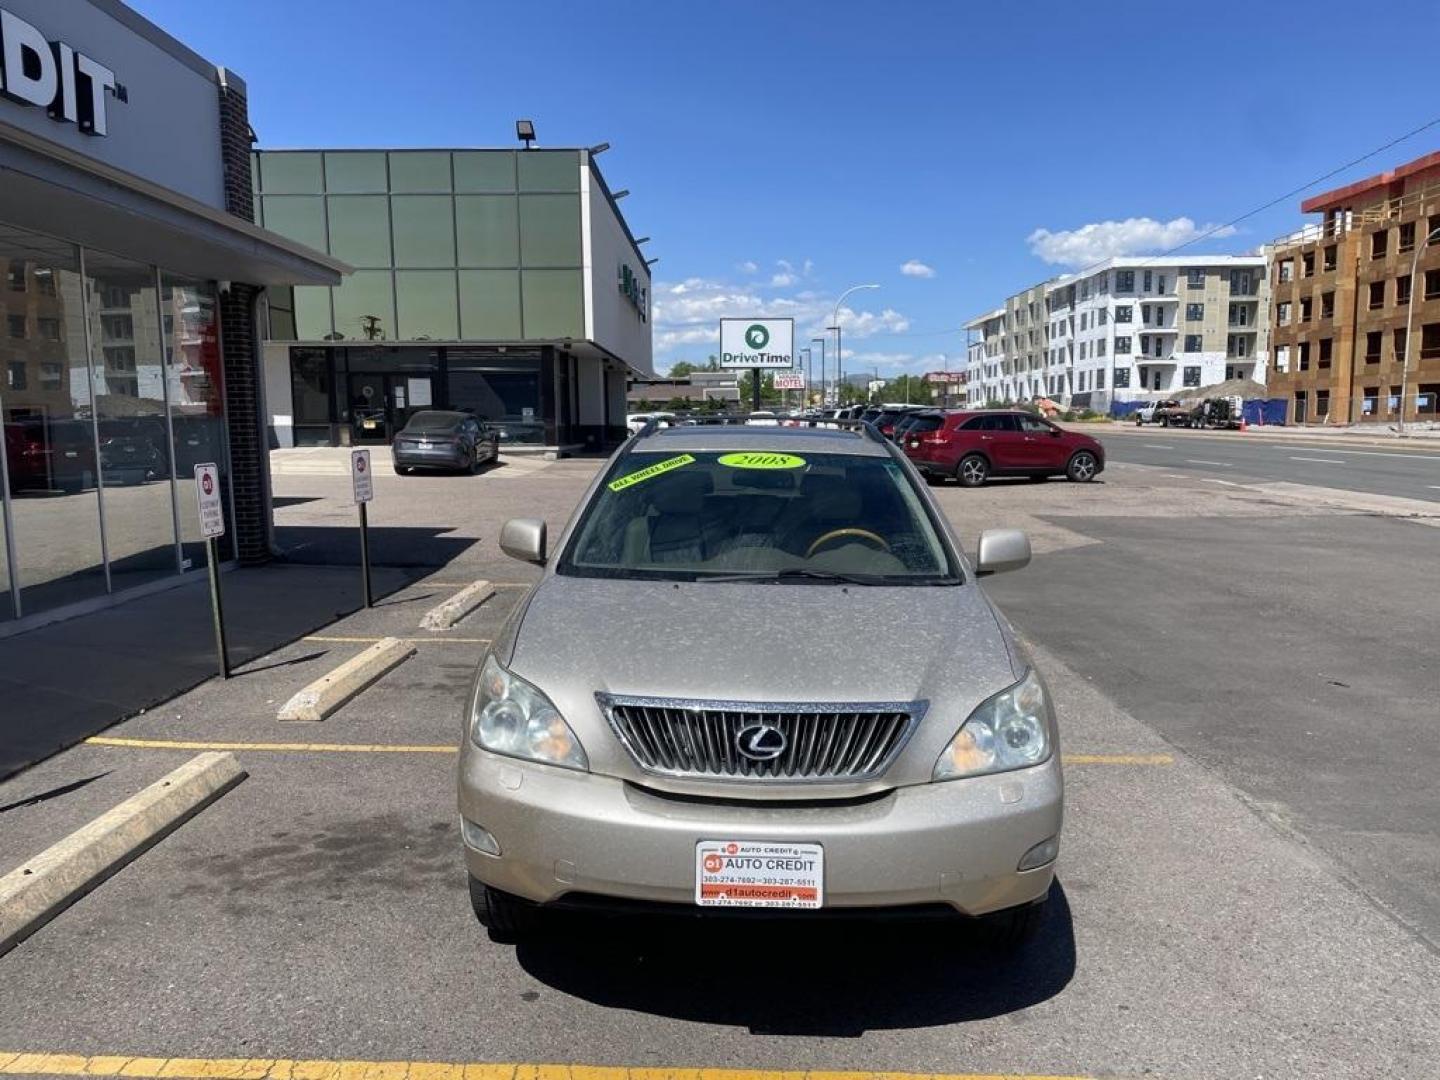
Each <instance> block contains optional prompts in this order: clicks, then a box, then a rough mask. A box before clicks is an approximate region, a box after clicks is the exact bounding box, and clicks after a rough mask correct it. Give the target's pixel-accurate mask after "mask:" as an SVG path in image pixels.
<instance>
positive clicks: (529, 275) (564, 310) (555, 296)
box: [520, 270, 585, 340]
mask: <svg viewBox="0 0 1440 1080" xmlns="http://www.w3.org/2000/svg"><path fill="white" fill-rule="evenodd" d="M520 295H521V299H522V303H521V310H522V318H523V327H524V331H525V334H524V336H525V337H527V338H530V339H532V340H544V339H546V338H550V339H555V338H566V337H569V338H583V337H584V336H585V315H584V311H583V308H582V301H581V283H580V271H579V270H522V271H521V272H520Z"/></svg>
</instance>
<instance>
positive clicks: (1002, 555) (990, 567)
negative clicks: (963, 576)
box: [975, 529, 1030, 574]
mask: <svg viewBox="0 0 1440 1080" xmlns="http://www.w3.org/2000/svg"><path fill="white" fill-rule="evenodd" d="M1029 565H1030V537H1028V536H1026V535H1025V534H1024V533H1023V532H1022V531H1021V530H1019V529H986V530H985V531H984V532H982V533H981V534H980V543H979V544H978V545H977V546H976V548H975V573H977V574H1003V573H1005V572H1006V571H1008V570H1021V569H1024V568H1025V567H1026V566H1029Z"/></svg>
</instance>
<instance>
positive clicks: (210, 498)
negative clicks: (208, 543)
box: [195, 465, 225, 540]
mask: <svg viewBox="0 0 1440 1080" xmlns="http://www.w3.org/2000/svg"><path fill="white" fill-rule="evenodd" d="M195 504H196V506H197V507H198V508H199V510H200V535H201V536H203V537H205V538H206V539H207V540H208V539H209V538H210V537H212V536H224V535H225V509H224V506H223V505H222V504H221V500H220V467H219V466H218V465H196V466H195Z"/></svg>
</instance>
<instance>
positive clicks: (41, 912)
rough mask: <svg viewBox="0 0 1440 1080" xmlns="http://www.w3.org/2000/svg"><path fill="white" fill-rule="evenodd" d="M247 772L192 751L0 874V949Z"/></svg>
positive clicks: (229, 760)
mask: <svg viewBox="0 0 1440 1080" xmlns="http://www.w3.org/2000/svg"><path fill="white" fill-rule="evenodd" d="M246 775H247V774H246V772H245V770H244V769H243V768H241V767H240V763H239V762H238V761H237V760H236V759H235V756H234V755H233V754H224V753H208V754H199V755H197V756H195V757H193V758H191V759H190V760H189V761H188V762H186V763H185V764H184V765H181V766H180V768H178V769H176V770H175V771H174V772H172V773H170V774H168V775H166V776H163V777H161V778H160V779H159V780H157V781H155V783H153V784H151V785H150V786H149V787H147V788H145V789H143V790H142V791H140V792H138V793H136V794H134V795H132V796H130V798H128V799H126V800H125V801H124V802H122V803H120V804H119V805H118V806H115V807H113V808H112V809H110V810H107V811H106V812H105V813H103V814H101V815H100V816H99V817H98V818H96V819H95V820H94V821H92V822H90V823H89V824H88V825H85V826H83V827H81V828H79V829H77V830H76V831H75V832H73V833H71V834H70V835H69V836H67V837H66V838H65V839H64V840H61V841H60V842H59V843H58V844H54V845H52V846H51V847H49V848H46V849H45V850H44V851H42V852H41V853H40V854H39V855H37V856H35V857H34V858H33V859H30V860H29V861H28V862H25V863H23V864H21V865H20V866H18V867H17V868H16V869H14V870H12V871H11V872H10V873H8V874H6V875H5V876H4V877H3V878H0V955H4V954H5V953H6V952H9V951H10V950H11V949H12V948H14V947H15V946H16V945H18V944H19V943H20V942H21V941H23V940H24V939H25V938H27V937H29V936H30V935H31V934H33V933H34V932H35V931H36V930H38V929H39V928H40V927H42V926H44V925H45V924H46V923H47V922H49V921H50V920H51V919H53V918H54V917H55V916H56V915H58V914H59V913H60V912H62V911H63V910H65V908H67V907H69V906H70V905H71V904H73V903H74V902H75V901H76V900H78V899H79V898H80V897H82V896H84V895H85V894H86V893H87V892H89V891H90V890H91V889H93V888H94V887H95V886H97V885H99V884H100V883H101V882H102V881H104V880H105V879H106V878H108V877H109V876H110V875H111V874H113V873H115V872H116V871H117V870H119V869H120V868H121V867H122V866H124V865H125V864H126V863H128V862H130V861H131V860H132V859H134V858H135V857H136V856H138V855H140V854H141V853H142V852H144V851H145V850H147V849H148V848H150V847H152V846H153V845H155V844H156V843H158V842H159V841H160V840H162V839H164V838H165V837H166V836H167V835H168V834H169V833H171V832H172V831H173V830H175V829H176V828H178V827H179V826H180V825H182V824H184V823H185V822H186V821H188V820H189V819H190V818H191V817H193V816H194V815H195V814H197V813H199V812H200V811H201V810H203V809H204V808H205V807H206V806H208V805H209V804H210V803H212V802H214V801H215V800H216V799H218V798H219V797H220V796H221V795H223V794H225V792H227V791H229V790H230V789H231V788H232V787H234V786H235V785H236V784H238V783H239V782H240V781H241V780H244V779H245V777H246Z"/></svg>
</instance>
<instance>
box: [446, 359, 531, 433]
mask: <svg viewBox="0 0 1440 1080" xmlns="http://www.w3.org/2000/svg"><path fill="white" fill-rule="evenodd" d="M446 363H447V367H448V371H449V374H448V376H447V383H448V385H447V387H446V389H447V391H448V393H449V401H450V407H451V408H454V409H473V410H474V412H475V415H476V416H478V417H480V418H481V419H482V420H485V421H486V422H487V423H488V424H489V425H490V426H492V427H495V428H498V429H499V431H500V433H501V441H502V445H503V444H504V443H541V442H544V436H545V425H544V422H543V420H542V418H541V417H542V414H541V411H540V356H539V354H538V353H521V354H514V353H508V354H500V353H495V352H493V351H489V350H484V349H450V350H449V351H448V353H447V361H446Z"/></svg>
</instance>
